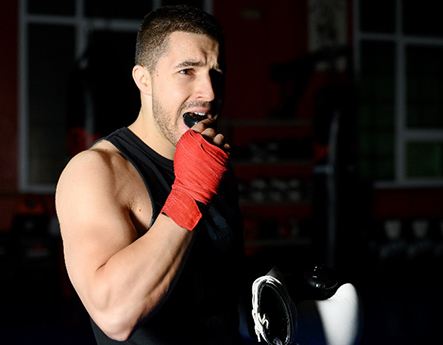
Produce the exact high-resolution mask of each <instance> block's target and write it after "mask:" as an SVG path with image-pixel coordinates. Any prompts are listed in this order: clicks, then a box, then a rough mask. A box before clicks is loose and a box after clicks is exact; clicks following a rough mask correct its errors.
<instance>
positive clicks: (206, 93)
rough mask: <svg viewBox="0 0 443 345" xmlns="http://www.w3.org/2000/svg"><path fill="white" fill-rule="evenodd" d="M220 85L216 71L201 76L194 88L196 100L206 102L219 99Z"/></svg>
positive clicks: (219, 77)
mask: <svg viewBox="0 0 443 345" xmlns="http://www.w3.org/2000/svg"><path fill="white" fill-rule="evenodd" d="M221 83H222V82H221V76H220V74H219V73H218V72H216V71H210V72H209V73H207V74H204V75H202V76H201V77H200V78H199V81H198V83H197V87H196V93H197V98H199V99H202V100H205V101H208V102H211V101H214V100H215V99H217V98H220V97H221V94H220V91H221Z"/></svg>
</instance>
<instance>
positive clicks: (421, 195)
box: [0, 0, 443, 344]
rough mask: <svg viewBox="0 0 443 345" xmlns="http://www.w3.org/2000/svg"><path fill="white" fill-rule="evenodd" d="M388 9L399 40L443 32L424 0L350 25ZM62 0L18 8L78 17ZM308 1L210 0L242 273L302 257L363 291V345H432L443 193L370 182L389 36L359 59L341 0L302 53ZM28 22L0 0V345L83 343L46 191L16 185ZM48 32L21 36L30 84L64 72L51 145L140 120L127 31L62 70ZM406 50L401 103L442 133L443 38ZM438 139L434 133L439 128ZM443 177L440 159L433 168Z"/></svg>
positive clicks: (382, 19) (86, 336) (387, 108)
mask: <svg viewBox="0 0 443 345" xmlns="http://www.w3.org/2000/svg"><path fill="white" fill-rule="evenodd" d="M69 3H71V5H69ZM165 3H174V1H168V2H165ZM189 3H194V4H196V5H201V2H200V1H194V2H189ZM313 3H315V2H313ZM398 3H401V4H402V6H403V12H402V13H403V17H402V18H403V23H404V27H403V30H404V33H405V34H409V35H411V36H413V37H417V36H423V37H427V38H431V39H436V40H438V39H439V38H440V37H442V35H443V29H442V27H441V25H439V23H440V21H439V18H438V14H439V13H441V11H440V10H441V6H440V5H438V4H436V3H437V2H432V1H420V2H419V4H418V3H417V2H413V1H406V0H404V1H402V2H401V1H400V2H399V1H361V2H360V6H359V7H358V8H359V10H360V12H358V13H359V15H360V21H359V24H358V25H359V26H360V30H359V32H362V31H363V32H367V33H368V32H369V33H377V34H386V33H387V34H389V33H392V32H394V31H395V21H394V20H392V18H395V12H396V4H398ZM60 4H61V3H59V2H56V1H41V2H38V1H29V8H28V10H29V11H30V12H32V13H35V14H39V13H47V12H49V13H51V11H55V10H54V9H55V8H57V6H58V7H59V8H60V9H59V10H57V11H59V13H60V14H61V15H63V14H64V13H63V12H64V11H66V13H72V8H73V7H72V6H74V2H73V1H71V2H69V1H67V2H66V3H65V4H64V5H60ZM309 4H310V3H308V1H307V0H296V1H291V0H278V1H272V2H269V1H258V0H257V1H253V0H249V1H247V0H243V1H235V2H234V1H232V2H231V1H222V0H214V2H213V10H214V14H215V15H216V17H217V18H218V19H219V20H220V22H221V24H222V26H223V27H224V30H225V35H226V42H227V63H228V70H227V81H226V102H225V106H224V117H223V119H222V122H221V126H222V127H223V129H224V131H225V133H226V134H227V136H228V138H229V139H230V141H231V143H232V145H233V159H234V163H235V168H236V172H237V175H238V177H239V181H240V196H241V206H242V210H243V216H244V225H245V238H246V248H245V249H246V254H247V259H248V265H249V266H248V267H249V269H250V271H249V272H248V273H249V274H250V275H251V276H252V275H254V274H259V273H266V271H267V269H269V268H270V267H271V266H272V265H278V266H280V267H282V268H283V269H284V270H286V271H290V272H300V271H301V270H302V269H303V268H304V267H305V266H307V265H309V264H311V263H326V264H328V265H329V266H331V267H333V268H334V269H336V270H337V271H338V272H340V273H341V274H342V275H343V276H344V277H346V279H347V280H349V281H351V282H352V283H353V284H354V285H355V286H356V287H357V291H358V292H359V295H360V298H361V308H362V316H363V317H362V331H361V341H360V343H361V344H425V343H441V342H442V336H441V334H440V332H439V321H440V319H441V317H440V309H441V307H442V297H441V292H440V291H441V288H442V284H441V282H440V280H441V279H440V278H439V273H440V271H441V269H442V267H443V266H442V264H443V249H442V248H443V246H442V243H443V238H442V233H440V231H441V229H442V227H443V223H442V221H443V207H442V206H441V205H443V189H442V188H441V187H439V186H438V184H433V185H432V184H430V185H428V186H426V184H416V185H407V184H399V185H396V186H394V185H393V184H392V183H391V184H389V183H384V184H383V183H379V181H386V180H387V181H390V180H391V181H392V180H393V179H394V177H395V176H394V175H395V173H393V171H394V169H393V164H394V163H393V162H394V161H395V158H396V157H395V155H396V153H395V151H394V150H393V147H394V143H393V141H394V140H395V136H394V128H395V126H396V120H395V118H394V116H393V115H392V114H393V113H394V107H395V104H396V103H395V100H396V98H395V97H396V95H397V91H398V90H397V88H398V86H396V85H397V84H395V82H394V77H393V75H394V72H393V71H398V69H397V67H398V66H397V61H398V60H396V59H394V57H395V54H394V52H395V48H394V46H393V45H389V44H387V43H386V42H385V41H383V36H380V37H381V38H380V39H379V40H375V41H376V42H372V41H371V40H368V42H367V44H363V43H358V44H361V46H360V49H359V51H360V57H359V58H358V61H356V59H355V57H356V55H355V51H356V46H355V42H356V40H355V38H356V35H358V33H357V32H356V31H355V27H356V25H355V21H356V18H355V15H354V14H355V13H356V12H355V11H354V6H355V5H356V2H353V1H351V0H347V1H344V2H343V4H344V6H345V10H344V13H346V15H345V17H344V18H342V19H340V20H342V21H344V23H342V24H343V25H344V27H345V28H346V29H345V33H344V35H342V36H341V38H340V39H337V38H334V32H333V30H332V29H331V28H328V26H327V25H326V26H325V27H320V28H318V27H317V33H316V35H318V36H321V37H323V38H324V37H326V38H327V37H329V38H330V41H329V44H325V45H324V46H320V47H317V49H314V50H313V49H311V47H310V44H309V37H310V35H313V34H314V33H313V29H312V28H310V26H309V20H310V19H309V16H308V13H309V11H310V9H311V8H310V6H309ZM311 4H312V3H311ZM150 6H151V5H150V3H149V2H144V1H133V2H129V1H126V2H122V3H120V2H117V1H86V6H85V13H87V15H88V16H90V17H102V18H107V19H112V18H130V19H135V20H141V18H142V16H143V15H144V13H146V12H147V11H148V10H149V9H150ZM57 11H56V12H57ZM325 16H327V14H325ZM337 20H339V19H337ZM326 22H327V21H326ZM34 25H35V24H34ZM22 29H23V28H20V22H19V4H18V2H15V1H3V2H2V4H1V5H0V42H1V44H2V46H3V47H2V53H1V54H0V145H1V146H0V147H1V150H0V167H1V169H0V268H1V270H0V272H1V273H0V309H1V313H0V342H1V343H2V344H3V343H4V344H93V343H94V341H93V338H92V334H91V330H90V328H89V324H88V322H89V321H88V319H87V315H86V313H85V312H84V310H83V309H82V307H81V305H80V303H79V301H78V298H77V296H76V294H75V292H74V291H73V289H72V287H71V285H70V283H69V281H68V279H67V276H66V272H65V269H64V265H63V259H62V247H61V239H60V237H59V233H58V224H57V221H56V218H55V213H54V200H53V193H51V192H47V191H29V190H26V191H23V190H22V189H21V188H20V181H19V169H20V168H19V150H20V145H23V143H22V142H21V141H20V135H19V132H20V129H21V127H20V126H21V124H20V116H19V109H20V106H21V105H22V104H21V103H20V102H23V100H22V99H19V87H20V79H19V72H18V71H19V61H20V60H19V59H20V54H22V52H23V50H20V49H19V42H20V41H19V34H20V30H22ZM46 29H47V28H46V27H45V26H44V25H42V26H39V27H35V28H34V30H32V34H30V36H29V37H30V42H31V43H30V44H35V43H33V42H39V43H38V45H37V46H35V47H34V48H35V49H34V50H32V49H30V51H35V52H36V53H35V55H32V56H31V55H30V56H29V61H30V62H29V83H28V84H26V85H27V87H29V90H31V91H32V90H38V89H39V87H40V85H43V84H45V83H46V84H51V81H52V80H57V79H52V78H56V77H57V74H60V73H61V74H65V75H67V76H68V78H67V84H66V85H65V86H63V87H60V89H63V90H66V91H65V93H62V95H61V98H60V99H62V100H63V101H62V102H63V104H65V105H64V109H65V112H64V113H63V114H60V116H61V117H63V118H64V119H65V122H64V127H63V130H60V131H58V132H57V133H52V135H54V138H55V137H57V138H60V137H61V138H62V141H63V142H64V144H65V145H62V146H61V148H60V150H61V151H62V152H63V153H64V155H65V156H66V158H69V156H70V155H72V154H73V153H75V152H77V151H78V150H79V149H81V148H82V147H83V146H85V145H87V140H86V139H85V137H88V138H90V139H91V138H92V139H95V138H97V137H99V136H101V135H103V134H106V133H108V132H109V131H111V130H112V129H114V128H117V127H119V126H124V125H128V124H129V123H130V122H131V121H132V120H134V119H135V116H136V114H137V109H138V96H137V92H136V89H135V86H133V84H132V80H131V78H130V69H131V67H132V63H133V62H132V59H133V58H132V57H133V49H134V48H133V45H134V42H135V33H131V32H124V33H121V32H120V33H117V32H113V31H112V30H96V31H94V30H91V34H90V36H89V45H88V47H89V49H88V50H87V51H85V54H84V55H83V56H82V58H83V59H87V61H88V68H87V69H82V68H80V65H81V63H80V60H81V59H80V60H79V59H74V58H73V59H72V61H71V63H70V64H68V65H64V66H60V65H59V64H57V63H56V60H57V54H55V55H54V56H51V55H45V54H44V53H45V52H46V51H49V50H50V49H51V47H54V45H60V48H59V50H58V52H59V56H60V55H62V54H68V55H69V52H71V50H72V47H70V46H69V44H67V42H63V41H58V42H56V41H53V40H51V39H47V40H44V39H42V38H44V37H46V36H45V35H47V34H48V32H47V31H45V30H46ZM66 30H67V29H66ZM328 30H330V31H328ZM331 30H332V31H331ZM60 32H61V31H60ZM328 34H329V36H328ZM322 35H323V36H322ZM331 35H332V36H331ZM359 37H361V36H359ZM39 39H40V40H39ZM438 42H439V41H438ZM438 44H441V43H438ZM64 45H65V46H66V49H64V48H63V46H64ZM70 49H71V50H70ZM408 49H411V54H410V55H408V56H410V60H409V61H411V63H409V65H408V67H407V73H410V75H413V76H414V79H412V82H410V83H409V85H408V90H407V92H408V95H409V96H410V98H411V99H413V100H412V101H408V102H410V103H408V106H409V109H410V113H411V114H413V113H412V110H413V109H416V108H417V107H419V108H418V109H419V110H418V115H417V116H415V117H413V116H412V115H411V118H412V120H410V123H409V124H411V123H412V125H414V126H416V127H418V128H429V127H435V128H441V125H442V122H443V114H442V113H441V108H442V107H441V103H440V102H441V101H439V99H443V98H442V97H441V95H440V92H441V91H440V89H441V88H440V82H439V80H441V74H442V70H443V68H442V65H441V63H439V62H438V59H436V58H435V57H436V56H437V57H438V56H440V55H439V54H441V52H440V48H438V49H436V50H435V51H431V52H429V53H428V54H421V55H420V54H414V51H413V49H414V48H408ZM56 52H57V50H56ZM67 52H68V53H67ZM51 59H54V61H52V60H51ZM68 59H69V58H68ZM436 60H437V62H436ZM440 60H441V59H440ZM42 61H45V62H48V61H50V64H49V65H51V64H52V62H54V68H53V69H52V70H49V71H48V70H45V69H43V68H40V66H44V64H42ZM36 66H37V67H36ZM357 67H359V68H357ZM128 71H129V72H128ZM356 71H359V73H356ZM391 72H392V75H390V74H389V73H391ZM33 88H34V89H33ZM54 89H55V90H56V89H57V87H54ZM421 89H425V90H426V92H423V91H422V90H421ZM85 93H86V94H88V95H89V96H92V99H93V111H92V112H93V118H94V124H95V125H94V131H93V132H88V131H87V130H85V118H86V115H85V114H86V113H87V112H88V111H91V104H90V103H88V101H87V99H86V98H85ZM433 95H434V96H433ZM33 97H34V98H33ZM414 97H415V98H414ZM109 100H113V101H112V102H110V101H109ZM116 100H118V101H116ZM29 102H30V113H31V114H30V116H32V121H30V126H31V127H32V126H34V123H35V124H36V125H35V126H36V128H37V127H38V126H39V117H40V116H42V115H40V112H39V111H34V110H35V109H40V111H41V109H43V110H45V109H46V107H49V108H50V104H51V102H48V99H46V98H45V96H44V94H39V93H38V92H35V93H34V94H31V95H30V99H29ZM414 102H415V103H414ZM36 104H37V105H36ZM46 104H47V105H46ZM414 107H415V108H414ZM42 113H43V112H42ZM427 114H431V115H427ZM53 116H54V115H53ZM54 119H55V118H54ZM54 121H55V120H54ZM335 125H337V126H338V131H337V132H334V131H333V129H334V128H335V127H334V126H335ZM40 126H41V125H40ZM49 138H51V137H49ZM438 140H439V141H440V142H441V141H442V138H441V134H440V137H439V139H438ZM49 142H50V140H49ZM31 144H32V143H31ZM31 151H32V150H31ZM425 151H426V150H425ZM420 152H421V151H418V154H417V155H418V158H420ZM442 156H443V155H442V154H441V153H440V160H441V159H442V158H441V157H442ZM412 157H413V156H412ZM49 161H50V162H52V160H51V159H50V157H49ZM64 163H65V161H62V162H56V163H55V164H52V165H51V166H48V165H46V164H45V163H44V162H43V161H39V160H37V161H36V162H34V163H32V164H35V165H32V166H36V167H37V168H36V169H37V171H39V170H38V169H41V170H43V171H44V170H51V169H52V170H51V172H50V173H49V174H48V175H49V176H58V174H59V173H60V169H61V168H62V166H63V164H64ZM426 163H429V162H428V161H426V160H423V163H422V162H419V161H416V160H414V159H412V158H411V159H410V160H409V161H407V166H408V168H410V169H411V171H416V170H417V169H418V170H419V172H420V168H422V169H423V170H425V171H426ZM57 164H58V165H57ZM429 164H430V163H429ZM436 164H437V165H438V163H436ZM415 165H417V166H418V168H414V166H415ZM414 169H416V170H414ZM437 170H438V169H437ZM331 172H333V173H331ZM51 174H52V175H51ZM442 175H443V173H442V170H441V167H440V171H439V176H437V177H440V179H441V178H442ZM45 176H46V175H45ZM52 182H55V181H52ZM440 185H441V184H440ZM396 227H400V228H401V233H400V234H399V235H397V236H391V237H389V236H388V235H387V232H386V228H394V229H395V228H396ZM419 228H422V229H423V228H425V229H426V230H425V231H424V234H423V233H422V234H421V235H420V234H418V232H417V231H419V230H417V229H419ZM431 340H432V341H431Z"/></svg>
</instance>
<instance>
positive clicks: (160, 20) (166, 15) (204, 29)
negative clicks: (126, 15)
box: [135, 5, 223, 72]
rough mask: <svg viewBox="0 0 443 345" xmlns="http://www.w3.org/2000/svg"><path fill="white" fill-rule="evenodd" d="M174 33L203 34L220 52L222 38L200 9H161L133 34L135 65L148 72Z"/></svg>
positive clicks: (219, 29)
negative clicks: (217, 46) (135, 40)
mask: <svg viewBox="0 0 443 345" xmlns="http://www.w3.org/2000/svg"><path fill="white" fill-rule="evenodd" d="M176 31H182V32H189V33H195V34H204V35H207V36H209V37H211V38H212V39H214V40H215V41H216V42H217V43H218V44H219V47H220V53H222V49H223V35H222V30H221V28H220V26H219V24H218V23H217V22H216V20H215V18H214V17H213V16H211V15H210V14H208V13H206V12H204V11H203V10H201V9H198V8H195V7H191V6H187V5H177V6H164V7H161V8H159V9H157V10H154V11H152V12H150V13H148V14H147V15H146V16H145V18H144V19H143V22H142V24H141V26H140V28H139V31H138V34H137V43H136V52H135V64H136V65H142V66H145V67H146V68H147V69H148V70H149V71H150V72H152V71H153V70H154V69H155V66H156V64H157V61H158V59H159V57H160V56H161V55H162V53H163V52H164V51H165V49H166V47H167V43H168V38H169V35H170V34H171V33H173V32H176Z"/></svg>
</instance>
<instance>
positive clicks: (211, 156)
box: [162, 129, 228, 230]
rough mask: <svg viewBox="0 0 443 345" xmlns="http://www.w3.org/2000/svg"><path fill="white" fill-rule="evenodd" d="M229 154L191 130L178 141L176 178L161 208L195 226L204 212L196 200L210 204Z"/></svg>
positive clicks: (181, 222) (183, 224)
mask: <svg viewBox="0 0 443 345" xmlns="http://www.w3.org/2000/svg"><path fill="white" fill-rule="evenodd" d="M227 160H228V154H227V153H226V152H225V151H223V150H222V149H221V148H220V147H218V146H215V145H213V144H210V143H209V142H208V141H206V140H205V139H204V138H203V136H202V135H201V134H200V133H197V132H195V131H193V130H192V129H190V130H188V131H187V132H186V133H185V134H183V136H182V137H181V138H180V140H179V141H178V143H177V146H176V149H175V155H174V173H175V181H174V184H173V185H172V190H171V193H170V194H169V196H168V198H167V199H166V202H165V204H164V206H163V209H162V212H163V213H164V214H166V215H167V216H168V217H169V218H171V219H172V220H173V221H174V222H175V223H177V224H178V225H180V226H181V227H183V228H185V229H188V230H193V229H194V228H195V226H196V225H197V223H198V222H199V221H200V219H201V217H202V214H201V212H200V210H199V208H198V205H197V203H196V201H199V202H201V203H203V204H205V205H206V204H207V203H208V202H209V200H211V198H212V197H213V196H214V194H216V193H217V189H218V186H219V184H220V181H221V179H222V177H223V174H224V172H225V171H226V162H227Z"/></svg>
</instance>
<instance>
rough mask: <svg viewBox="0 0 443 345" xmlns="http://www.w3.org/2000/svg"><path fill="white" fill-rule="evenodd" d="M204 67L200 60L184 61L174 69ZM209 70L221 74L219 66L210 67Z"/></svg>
mask: <svg viewBox="0 0 443 345" xmlns="http://www.w3.org/2000/svg"><path fill="white" fill-rule="evenodd" d="M201 66H204V63H203V61H201V60H185V61H182V62H180V63H178V64H177V65H176V66H175V68H178V69H179V68H187V67H201ZM211 69H213V70H216V71H219V72H221V69H220V67H219V65H218V64H217V65H216V66H214V67H212V68H211Z"/></svg>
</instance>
